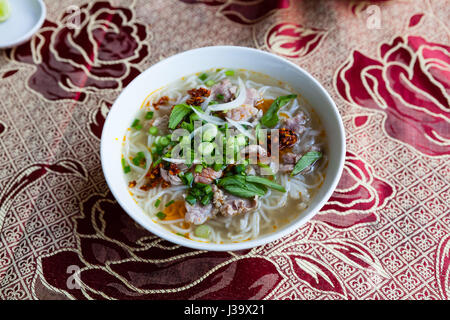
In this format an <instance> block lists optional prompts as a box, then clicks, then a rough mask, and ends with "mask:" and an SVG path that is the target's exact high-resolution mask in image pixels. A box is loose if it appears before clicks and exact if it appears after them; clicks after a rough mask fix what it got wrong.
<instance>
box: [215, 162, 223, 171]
mask: <svg viewBox="0 0 450 320" xmlns="http://www.w3.org/2000/svg"><path fill="white" fill-rule="evenodd" d="M222 167H223V164H220V163H214V166H213V169H214V171H220V170H222Z"/></svg>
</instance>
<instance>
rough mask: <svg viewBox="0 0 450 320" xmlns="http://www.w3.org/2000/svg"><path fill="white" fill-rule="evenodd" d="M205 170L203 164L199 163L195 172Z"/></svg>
mask: <svg viewBox="0 0 450 320" xmlns="http://www.w3.org/2000/svg"><path fill="white" fill-rule="evenodd" d="M202 171H203V166H202V165H201V164H198V165H196V166H195V172H196V173H201V172H202Z"/></svg>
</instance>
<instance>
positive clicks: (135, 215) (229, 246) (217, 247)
mask: <svg viewBox="0 0 450 320" xmlns="http://www.w3.org/2000/svg"><path fill="white" fill-rule="evenodd" d="M207 50H243V51H247V52H251V54H256V55H265V56H270V58H271V59H276V60H278V61H279V62H281V63H284V64H286V65H288V66H289V67H291V68H295V69H297V71H299V72H301V73H302V74H303V75H304V76H306V78H307V79H308V81H311V82H313V84H314V85H315V86H316V87H317V88H318V90H319V91H321V93H322V94H323V96H324V97H325V98H326V100H327V102H328V104H329V105H330V107H331V109H332V111H333V113H334V114H333V116H334V118H335V119H337V120H338V128H339V131H340V134H341V137H342V141H341V142H342V143H341V145H342V150H341V154H340V157H339V159H337V163H338V168H337V171H336V174H335V178H334V180H332V182H331V184H330V187H329V188H328V190H326V192H325V194H324V195H323V197H322V198H321V199H320V201H319V202H318V203H317V204H316V205H315V207H314V209H313V210H310V212H309V213H308V214H307V215H304V216H302V217H301V218H300V219H298V220H295V219H294V220H293V221H291V222H290V223H289V224H288V225H286V226H283V228H280V229H279V230H277V231H274V232H272V233H270V234H266V235H263V236H260V237H258V238H256V239H252V240H247V241H243V242H233V243H209V242H200V241H195V240H191V239H185V238H184V237H181V236H178V235H176V234H174V233H172V232H170V231H169V232H167V233H165V232H164V231H163V230H162V228H153V227H152V226H149V225H147V224H146V223H145V221H144V216H145V214H143V213H142V212H130V211H131V210H130V211H129V210H127V205H126V204H125V203H123V201H124V200H123V199H121V198H120V197H118V196H117V191H116V190H115V186H114V185H112V183H111V181H110V177H109V176H108V174H107V170H106V169H105V163H106V162H105V159H106V154H105V146H106V144H107V143H112V141H106V138H105V135H104V133H105V128H107V127H108V126H109V125H110V119H111V117H110V116H109V115H110V114H111V112H112V111H113V110H114V107H115V106H116V103H117V101H119V99H120V98H121V97H123V96H125V95H126V94H127V92H128V91H129V90H130V88H131V85H132V84H133V83H134V82H138V81H140V79H141V78H143V77H144V74H146V73H148V72H151V70H152V69H153V68H154V67H156V66H160V65H164V64H170V62H171V61H172V60H174V59H179V58H180V56H183V55H194V54H195V53H196V52H201V51H207ZM333 121H334V120H333ZM345 153H346V139H345V130H344V125H343V121H342V118H341V116H340V113H339V110H338V108H337V106H336V104H335V102H334V101H333V99H332V98H331V96H330V95H329V93H328V92H327V90H326V89H325V88H324V87H323V86H322V85H321V84H320V82H319V81H318V80H316V79H315V78H314V77H313V76H312V75H311V74H310V73H309V72H307V71H306V70H304V69H303V68H301V67H300V66H298V65H296V64H294V63H293V62H291V61H289V60H287V59H285V58H283V57H280V56H278V55H275V54H273V53H270V52H267V51H262V50H259V49H255V48H249V47H243V46H229V45H220V46H206V47H200V48H195V49H190V50H187V51H183V52H180V53H177V54H175V55H172V56H170V57H168V58H165V59H163V60H161V61H159V62H157V63H155V64H153V65H151V66H150V67H148V68H147V69H146V70H144V71H142V72H141V73H140V74H139V75H138V76H137V77H136V78H134V79H133V80H132V81H131V82H130V83H129V84H128V85H127V87H126V88H124V89H123V90H122V92H121V93H120V94H119V95H118V96H117V98H116V99H115V101H114V104H113V105H112V106H111V108H110V110H109V113H108V116H107V117H106V120H105V123H104V126H103V130H102V135H101V140H100V158H101V166H102V171H103V175H104V177H105V180H106V183H107V185H108V187H109V189H110V191H111V193H112V195H113V196H114V198H115V199H116V201H117V202H118V203H119V205H120V206H121V208H122V209H123V210H124V211H125V212H126V213H127V214H128V215H129V216H130V217H131V218H132V219H133V220H134V221H136V222H137V223H138V224H139V225H141V226H142V227H144V228H145V229H146V230H148V231H149V232H151V233H153V234H155V235H157V236H158V237H160V238H162V239H165V240H168V241H170V242H172V243H175V244H178V245H181V246H184V247H188V248H192V249H198V250H205V251H237V250H244V249H250V248H254V247H257V246H261V245H265V244H267V243H269V242H272V241H275V240H277V239H280V238H282V237H284V236H287V235H288V234H290V233H293V232H294V231H295V230H297V229H299V228H300V227H301V226H303V225H304V224H306V223H307V222H309V221H310V220H311V219H312V218H313V217H314V216H315V215H316V214H317V213H318V212H319V211H320V209H321V208H322V207H323V206H324V204H325V203H326V202H327V201H328V200H329V198H330V197H331V195H332V193H333V192H334V190H335V189H336V186H337V184H338V183H339V180H340V177H341V175H342V172H343V169H344V161H345ZM159 229H161V230H159Z"/></svg>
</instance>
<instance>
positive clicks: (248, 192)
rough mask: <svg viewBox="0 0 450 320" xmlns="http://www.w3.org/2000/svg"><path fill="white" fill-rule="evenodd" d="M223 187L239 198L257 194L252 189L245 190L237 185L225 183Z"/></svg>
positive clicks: (251, 196)
mask: <svg viewBox="0 0 450 320" xmlns="http://www.w3.org/2000/svg"><path fill="white" fill-rule="evenodd" d="M223 188H224V189H225V190H226V191H227V192H229V193H231V194H232V195H235V196H236V197H240V198H253V197H254V196H256V195H258V193H256V192H254V191H252V190H247V189H244V188H242V187H239V186H237V185H226V186H224V187H223Z"/></svg>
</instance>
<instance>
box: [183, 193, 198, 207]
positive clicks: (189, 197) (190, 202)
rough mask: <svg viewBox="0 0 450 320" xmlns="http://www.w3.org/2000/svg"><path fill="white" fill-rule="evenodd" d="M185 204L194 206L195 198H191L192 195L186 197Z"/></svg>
mask: <svg viewBox="0 0 450 320" xmlns="http://www.w3.org/2000/svg"><path fill="white" fill-rule="evenodd" d="M185 200H186V202H187V203H189V204H190V205H192V206H193V205H194V204H196V203H197V199H195V197H194V196H192V195H190V194H188V195H187V196H186V199H185Z"/></svg>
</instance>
